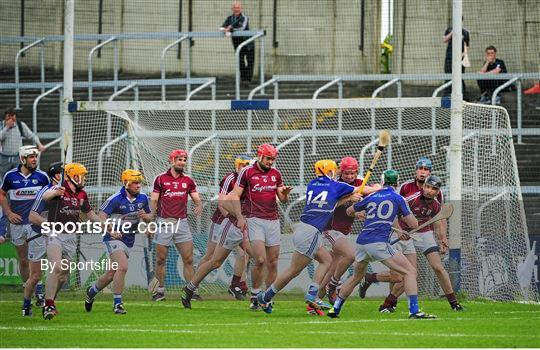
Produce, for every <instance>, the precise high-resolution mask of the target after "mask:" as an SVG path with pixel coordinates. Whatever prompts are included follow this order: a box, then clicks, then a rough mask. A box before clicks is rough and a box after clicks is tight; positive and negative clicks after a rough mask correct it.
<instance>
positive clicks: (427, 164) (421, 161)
mask: <svg viewBox="0 0 540 350" xmlns="http://www.w3.org/2000/svg"><path fill="white" fill-rule="evenodd" d="M420 167H424V168H428V169H429V170H431V169H432V168H433V164H432V163H431V160H429V158H428V157H420V158H418V161H417V162H416V169H418V168H420Z"/></svg>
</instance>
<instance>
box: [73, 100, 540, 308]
mask: <svg viewBox="0 0 540 350" xmlns="http://www.w3.org/2000/svg"><path fill="white" fill-rule="evenodd" d="M449 107H450V105H449V104H448V100H447V99H444V98H380V99H339V100H338V99H324V100H254V101H228V100H219V101H110V102H109V101H107V102H106V101H98V102H86V101H78V102H74V103H72V104H71V105H70V108H71V110H72V112H73V113H72V115H73V139H72V143H73V160H74V161H77V162H80V163H82V164H84V165H85V166H86V167H87V169H88V170H89V173H88V175H87V189H88V192H89V195H90V198H91V201H92V204H93V206H94V207H96V206H97V205H101V203H102V202H103V201H104V200H105V199H106V198H107V197H108V196H109V195H111V194H113V193H114V192H116V191H117V190H118V188H119V187H120V185H121V183H120V174H121V172H122V171H123V170H124V169H126V168H132V169H137V170H140V171H141V172H142V173H143V174H144V176H145V178H146V179H147V183H146V184H145V186H144V188H143V190H144V192H146V193H149V192H150V191H151V190H152V180H153V179H154V178H155V176H157V175H159V174H160V173H162V172H165V171H167V169H168V168H169V166H170V165H169V163H168V160H167V155H168V154H169V152H170V150H172V149H177V148H181V149H185V150H187V151H188V154H189V155H188V160H187V163H186V167H185V170H186V173H187V174H188V175H190V176H192V177H193V178H194V179H195V181H196V182H197V188H198V192H199V193H200V195H201V197H202V199H203V201H204V203H205V204H204V205H205V209H204V212H203V215H202V217H201V218H196V217H192V216H191V215H188V222H189V224H190V227H191V230H192V232H193V233H195V235H194V239H195V237H199V238H196V242H195V246H196V249H198V250H199V251H200V252H204V250H205V249H204V246H205V245H206V239H207V238H203V237H207V234H208V232H209V228H210V224H211V220H210V218H211V215H212V214H213V212H214V210H215V208H216V206H217V203H216V199H217V194H218V192H219V183H220V180H221V179H222V178H223V177H224V175H225V174H226V173H228V172H231V171H233V168H234V159H235V157H236V156H237V155H239V154H250V155H253V156H254V155H255V154H256V152H255V150H256V148H257V146H258V145H260V144H262V143H271V144H273V145H275V146H276V147H277V148H278V149H279V155H278V157H277V159H276V162H275V167H276V168H277V169H279V170H280V172H281V174H282V176H283V180H284V182H285V184H286V185H292V186H294V189H293V192H292V193H291V195H290V200H289V202H288V203H285V204H278V208H279V213H280V217H281V231H282V232H283V233H290V232H291V224H292V223H294V222H296V221H298V220H299V215H300V213H301V211H302V209H303V202H304V200H303V196H304V193H305V188H306V185H307V184H308V183H309V181H310V180H311V179H313V177H314V176H315V175H314V173H313V164H314V163H315V162H316V161H317V160H320V159H333V160H339V159H341V158H342V157H345V156H352V157H355V158H357V159H358V163H359V171H358V176H359V177H362V176H363V174H364V173H365V172H366V171H367V169H368V167H369V165H370V163H371V161H372V159H373V157H374V154H375V151H376V150H377V147H378V145H379V144H380V143H387V141H388V140H387V139H386V138H387V137H388V135H383V137H380V135H379V132H380V130H383V129H386V130H388V134H389V135H391V139H392V141H391V143H389V144H388V146H387V147H386V149H385V150H384V152H383V153H382V155H381V157H380V159H379V160H378V162H377V164H376V166H375V168H374V169H373V176H372V177H371V182H372V183H373V182H376V181H377V179H379V178H380V174H381V173H382V172H383V171H384V170H386V169H394V170H397V171H398V172H399V174H400V179H401V180H402V181H407V180H410V179H412V178H413V177H414V173H415V164H416V162H417V160H418V158H420V157H429V158H430V160H431V161H432V163H433V169H432V173H433V174H435V175H438V176H439V177H440V178H441V179H442V180H443V187H442V191H443V193H444V195H447V194H448V186H449V184H450V182H451V181H452V179H451V178H450V177H449V151H450V126H451V125H450V124H451V123H450V121H451V111H450V109H449ZM462 120H463V121H462V123H463V124H462V126H463V137H462V142H461V148H462V154H463V156H462V183H461V198H462V201H461V204H460V210H461V218H462V219H461V242H462V244H461V261H462V264H463V270H464V271H463V274H462V277H461V287H462V290H464V291H465V292H466V293H467V294H468V295H469V296H470V297H476V296H484V297H488V298H493V299H501V300H535V298H537V295H538V294H537V293H536V289H535V288H536V287H535V285H534V284H533V283H532V281H531V283H529V284H527V285H526V286H525V285H522V286H520V284H519V283H517V281H518V276H517V270H518V268H517V266H518V264H519V263H520V262H522V261H523V260H524V259H525V257H526V256H527V253H528V252H529V249H528V248H529V247H528V236H527V226H526V222H525V217H524V211H523V205H522V203H521V191H520V185H519V176H518V172H517V163H516V158H515V151H514V148H513V142H512V131H511V128H510V121H509V117H508V114H507V112H506V110H505V109H504V108H501V107H493V106H486V105H477V104H469V103H463V118H462ZM497 196H499V197H497ZM486 203H487V204H486ZM455 204H456V203H454V205H455ZM484 204H485V205H484ZM188 213H190V212H189V211H188ZM360 225H361V224H360V223H359V222H356V223H355V224H354V226H353V229H352V231H353V232H358V231H359V230H360V227H361V226H360ZM289 239H290V236H289V235H284V236H283V240H284V243H283V244H284V245H285V246H286V245H287V244H289V243H285V241H286V240H289ZM484 242H488V243H484ZM287 249H289V250H290V249H292V248H290V247H289V248H287ZM509 251H510V252H511V254H509V253H508V252H509ZM418 256H419V261H420V263H419V275H420V280H421V282H420V284H419V285H420V286H421V290H420V292H421V293H422V294H424V295H432V296H436V295H438V293H439V292H440V291H439V287H438V282H437V279H436V277H435V275H434V274H433V272H432V271H431V269H430V268H429V267H428V265H427V262H426V261H425V258H424V257H423V256H422V254H418ZM175 278H176V279H178V277H177V276H176V277H175ZM222 282H223V283H226V282H225V278H223V281H222ZM227 282H228V281H227ZM179 283H180V282H179ZM145 287H146V285H145Z"/></svg>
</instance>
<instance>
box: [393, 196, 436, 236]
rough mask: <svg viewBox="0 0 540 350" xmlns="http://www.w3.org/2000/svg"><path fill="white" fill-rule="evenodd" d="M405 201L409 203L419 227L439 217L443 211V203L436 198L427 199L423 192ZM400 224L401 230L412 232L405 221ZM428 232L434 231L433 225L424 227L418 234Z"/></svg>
mask: <svg viewBox="0 0 540 350" xmlns="http://www.w3.org/2000/svg"><path fill="white" fill-rule="evenodd" d="M405 200H406V201H407V204H408V205H409V208H410V209H411V212H412V213H413V215H414V216H415V217H416V219H417V220H418V225H422V224H423V223H424V222H426V221H428V220H429V219H431V218H432V217H434V216H435V215H437V213H438V212H439V211H441V203H440V202H439V201H438V200H437V199H436V198H435V199H432V200H429V199H427V198H426V197H424V195H423V194H422V192H417V193H415V194H413V195H412V196H409V197H407V198H405ZM399 224H400V225H401V228H402V229H404V230H405V231H410V230H412V229H411V228H410V227H408V226H407V224H405V222H404V221H403V220H400V221H399ZM428 231H433V224H431V225H428V226H426V227H424V228H423V229H421V230H420V231H418V232H420V233H421V232H428Z"/></svg>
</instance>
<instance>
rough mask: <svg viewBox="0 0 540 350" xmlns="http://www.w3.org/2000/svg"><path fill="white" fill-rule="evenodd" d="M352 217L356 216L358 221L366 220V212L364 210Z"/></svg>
mask: <svg viewBox="0 0 540 350" xmlns="http://www.w3.org/2000/svg"><path fill="white" fill-rule="evenodd" d="M354 216H356V218H357V219H358V220H362V221H364V220H365V219H366V211H365V210H362V211H359V212H357V213H356V214H355V215H354Z"/></svg>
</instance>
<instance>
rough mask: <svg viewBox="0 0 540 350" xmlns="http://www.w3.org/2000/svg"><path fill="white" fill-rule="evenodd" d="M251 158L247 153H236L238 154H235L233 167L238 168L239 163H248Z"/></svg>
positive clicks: (243, 164) (244, 164)
mask: <svg viewBox="0 0 540 350" xmlns="http://www.w3.org/2000/svg"><path fill="white" fill-rule="evenodd" d="M251 160H252V158H251V157H250V156H248V155H247V154H241V155H238V156H236V157H235V158H234V167H235V169H238V167H239V166H240V165H242V166H246V165H249V163H250V162H251Z"/></svg>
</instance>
